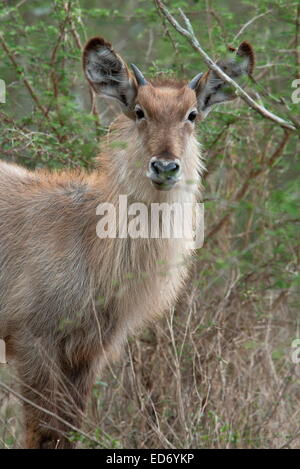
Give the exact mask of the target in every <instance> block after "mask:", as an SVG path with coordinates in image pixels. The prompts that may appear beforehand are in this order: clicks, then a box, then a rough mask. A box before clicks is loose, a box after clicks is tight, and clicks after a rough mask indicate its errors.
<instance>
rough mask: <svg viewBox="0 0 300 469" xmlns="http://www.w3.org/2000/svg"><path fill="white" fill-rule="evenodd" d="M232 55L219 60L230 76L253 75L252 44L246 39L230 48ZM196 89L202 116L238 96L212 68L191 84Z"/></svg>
mask: <svg viewBox="0 0 300 469" xmlns="http://www.w3.org/2000/svg"><path fill="white" fill-rule="evenodd" d="M229 51H230V55H231V57H227V58H226V59H223V60H219V61H218V62H217V65H218V66H219V67H220V68H221V69H222V70H223V71H224V72H226V73H227V75H228V76H229V77H231V78H232V79H234V80H236V81H238V80H239V79H240V78H241V77H242V76H247V75H249V76H252V73H253V69H254V65H255V55H254V51H253V48H252V46H251V45H250V44H249V43H248V42H246V41H244V42H242V43H241V44H240V46H239V48H238V49H233V48H232V47H230V48H229ZM189 86H190V87H191V88H192V89H194V90H195V93H196V95H197V101H198V111H199V114H200V115H201V117H202V118H204V117H206V116H207V114H208V113H209V112H210V111H211V109H213V108H214V107H215V106H216V105H218V104H221V103H225V102H226V101H231V100H233V99H235V98H236V94H235V93H234V90H233V89H232V88H231V87H230V86H228V85H227V84H226V83H224V82H223V80H222V79H221V78H219V76H218V75H217V74H216V73H215V72H213V71H212V70H208V71H207V72H206V73H204V74H198V75H197V76H196V77H195V78H194V79H193V80H192V81H191V82H190V84H189Z"/></svg>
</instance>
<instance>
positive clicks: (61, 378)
mask: <svg viewBox="0 0 300 469" xmlns="http://www.w3.org/2000/svg"><path fill="white" fill-rule="evenodd" d="M52 356H53V355H52ZM26 369H27V366H25V364H22V363H20V364H19V374H20V378H21V380H22V383H23V385H22V395H23V396H24V398H26V399H27V400H28V401H30V402H31V403H28V402H24V419H25V447H26V448H38V449H66V448H73V447H74V446H75V444H74V443H72V442H70V441H69V439H68V433H69V432H71V431H72V426H73V427H76V428H79V427H80V425H81V422H82V418H83V412H84V411H85V408H86V403H87V400H88V396H89V393H90V389H91V387H92V384H93V380H94V369H93V366H92V364H91V363H88V362H82V363H80V365H77V366H76V367H75V368H74V367H68V366H66V365H65V364H62V363H48V366H47V365H46V363H45V361H42V360H40V359H39V357H36V358H35V361H34V370H33V369H31V370H30V373H26ZM33 371H35V372H33ZM70 425H71V426H70Z"/></svg>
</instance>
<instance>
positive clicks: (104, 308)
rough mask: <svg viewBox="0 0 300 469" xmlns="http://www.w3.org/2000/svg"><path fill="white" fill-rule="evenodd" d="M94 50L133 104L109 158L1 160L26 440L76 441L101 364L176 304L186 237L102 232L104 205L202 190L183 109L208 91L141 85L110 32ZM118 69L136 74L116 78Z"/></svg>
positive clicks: (4, 266) (11, 319)
mask: <svg viewBox="0 0 300 469" xmlns="http://www.w3.org/2000/svg"><path fill="white" fill-rule="evenodd" d="M99 47H101V54H100V56H99V57H100V58H99V57H98V56H97V53H98V50H99ZM84 54H85V55H84V57H85V67H87V66H88V65H89V66H90V62H89V61H94V60H98V58H99V60H100V63H99V64H98V63H97V64H94V62H93V63H92V65H95V70H96V71H97V73H98V72H99V76H102V77H104V78H103V82H101V83H100V84H99V81H97V80H96V81H95V82H93V83H92V80H93V77H94V75H93V74H91V73H90V74H88V71H87V70H86V73H87V74H88V79H89V81H90V82H91V83H92V85H93V86H94V88H95V89H97V91H98V92H102V93H103V94H105V93H106V92H107V93H115V95H116V96H115V97H116V98H117V99H119V100H120V101H123V104H124V103H125V105H126V106H127V108H126V109H124V112H125V115H122V116H119V117H118V118H117V119H116V121H115V122H114V123H113V125H112V126H111V131H110V133H109V135H108V137H107V142H106V145H105V147H104V148H103V149H102V153H101V155H100V157H99V159H100V160H101V168H99V169H98V170H95V171H94V172H93V173H92V174H86V173H80V172H78V173H76V172H60V173H58V172H47V171H41V170H37V171H35V172H31V171H28V170H26V169H24V168H20V167H18V166H14V165H10V164H7V163H4V162H2V163H1V164H0V338H3V339H4V340H5V341H6V342H7V350H8V352H9V357H8V358H13V359H14V360H15V364H16V367H17V370H18V373H19V377H20V380H21V382H22V393H23V396H24V397H25V398H26V399H27V400H29V401H31V402H32V404H29V403H26V404H25V405H24V413H25V428H26V438H25V439H26V446H27V447H28V448H69V447H71V446H72V444H71V443H70V442H69V440H68V438H67V436H66V433H67V432H68V431H70V429H71V428H70V427H69V425H68V423H69V424H71V425H73V426H75V427H79V426H80V422H81V419H82V416H83V412H84V410H85V406H86V402H87V399H88V396H89V393H90V390H91V387H92V385H93V382H94V377H95V373H96V370H99V368H100V369H101V368H102V367H103V366H104V365H105V364H106V362H107V361H108V360H112V359H115V358H116V357H117V356H118V355H119V352H120V350H121V349H122V344H123V343H124V341H125V339H126V337H127V336H128V334H130V333H132V332H134V331H136V330H137V329H138V328H140V327H141V326H142V325H143V324H145V322H149V321H153V320H155V319H156V318H158V317H159V316H160V315H161V314H162V313H163V311H164V310H165V309H166V308H168V307H170V306H171V305H172V304H174V302H175V301H176V298H177V296H178V292H179V291H180V288H181V286H182V285H183V282H184V279H185V277H186V272H187V262H186V261H187V259H188V258H189V257H190V253H191V251H190V250H187V246H186V242H185V240H172V239H131V238H125V239H109V238H106V239H100V238H99V237H97V235H96V227H97V222H98V221H99V216H97V207H98V206H99V204H101V203H103V202H107V201H109V202H110V203H112V204H114V205H115V206H117V205H118V198H119V195H120V194H126V195H127V196H128V203H132V202H144V203H145V204H147V205H148V206H149V205H150V203H152V202H176V201H177V202H181V203H182V202H185V201H195V200H196V196H197V192H198V190H199V182H200V180H199V178H200V173H201V169H202V165H201V160H200V154H199V148H198V143H197V140H196V137H195V134H194V125H193V124H192V123H191V122H188V121H186V120H185V116H186V114H187V113H188V112H189V111H190V109H192V108H193V107H195V106H197V99H198V95H197V96H196V94H195V92H194V90H192V89H191V88H189V87H188V86H186V85H185V86H182V84H180V86H173V85H172V84H171V85H170V86H169V85H168V84H167V82H165V83H164V84H161V85H159V84H156V85H155V86H152V85H151V84H149V85H148V86H140V87H138V86H137V83H136V81H135V79H134V77H133V75H131V74H130V73H129V71H128V68H127V66H126V65H125V64H124V62H123V61H122V59H121V58H120V57H119V56H117V54H115V53H114V51H113V50H112V49H111V46H110V45H109V44H108V43H106V42H105V41H104V40H102V39H98V40H97V39H95V38H94V39H93V40H92V42H90V43H89V44H88V45H87V47H86V49H85V53H84ZM90 54H91V55H90ZM93 54H94V55H93ZM90 56H91V58H89V57H90ZM97 57H98V58H97ZM103 57H104V58H103ZM104 59H105V60H104ZM86 62H88V63H86ZM114 67H115V71H114ZM108 69H109V74H110V75H109V79H107V74H106V72H107V70H108ZM92 72H94V70H92ZM113 72H114V73H119V74H121V75H120V76H122V79H123V80H124V77H125V78H126V77H127V78H126V79H127V82H126V83H125V84H124V81H123V82H122V84H120V83H119V84H118V83H116V82H114V79H113V78H114V76H115V75H114V74H113ZM107 73H108V72H107ZM91 77H92V78H91ZM199 86H200V85H199ZM119 88H120V89H121V88H122V89H121V91H120V89H119ZM107 90H108V91H107ZM130 100H132V102H131V101H130ZM130 103H131V105H130ZM136 103H138V104H139V105H140V106H142V107H143V109H144V110H145V113H147V116H148V117H147V119H145V120H144V121H143V122H137V120H136V119H135V118H134V114H133V105H134V104H136ZM199 113H201V110H200V111H199ZM120 142H121V143H122V144H123V143H124V142H125V144H126V145H125V146H124V145H121V146H120V145H118V144H119V143H120ZM160 154H162V155H170V154H171V155H175V156H176V158H178V159H179V160H180V161H181V165H182V179H181V181H180V182H179V183H177V185H176V186H175V187H174V188H173V189H171V190H170V191H169V192H164V191H158V190H156V189H155V188H154V187H153V185H152V184H151V181H150V180H149V179H148V178H147V177H146V176H145V173H146V171H147V168H148V165H149V161H150V159H151V157H152V156H153V155H160ZM41 408H43V409H45V410H46V411H48V413H45V412H43V410H42V409H41ZM64 421H65V422H64Z"/></svg>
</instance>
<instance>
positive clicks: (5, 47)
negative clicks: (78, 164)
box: [0, 34, 62, 142]
mask: <svg viewBox="0 0 300 469" xmlns="http://www.w3.org/2000/svg"><path fill="white" fill-rule="evenodd" d="M0 45H1V46H2V48H3V50H4V51H5V52H6V54H7V56H8V58H9V60H10V61H11V63H12V64H13V66H14V68H15V70H16V72H17V74H18V75H19V76H20V77H21V78H22V80H23V83H24V85H25V87H26V88H27V90H28V92H29V94H30V96H31V97H32V99H33V101H34V102H35V104H36V105H37V107H38V109H39V110H40V111H41V113H42V114H43V115H44V117H45V118H46V119H47V120H48V121H49V122H50V123H51V121H50V117H49V116H48V112H47V109H46V108H45V107H44V106H43V104H42V103H41V102H40V99H39V97H38V95H37V94H36V92H35V90H34V89H33V87H32V85H31V84H30V82H29V81H28V80H27V78H26V77H25V76H24V73H23V71H21V70H20V67H19V64H18V63H17V61H16V58H15V56H14V54H13V52H12V51H11V50H10V48H9V47H8V45H7V44H6V42H5V40H4V37H3V36H2V34H0ZM51 127H52V125H51ZM52 130H53V132H54V133H55V135H56V136H57V139H58V141H59V142H61V141H62V137H61V135H60V134H59V133H58V132H57V130H56V128H55V127H52Z"/></svg>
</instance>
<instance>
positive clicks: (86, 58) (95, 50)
mask: <svg viewBox="0 0 300 469" xmlns="http://www.w3.org/2000/svg"><path fill="white" fill-rule="evenodd" d="M83 69H84V73H85V76H86V78H87V80H88V82H89V83H90V84H91V86H92V87H93V89H94V90H95V91H96V93H98V94H100V95H103V96H106V97H108V98H113V99H116V100H117V101H119V103H120V104H121V105H122V107H123V110H124V111H129V110H131V109H132V107H133V103H134V99H135V97H136V94H137V84H136V81H135V79H134V78H133V76H132V75H131V73H130V72H129V70H128V67H127V65H126V63H125V62H124V61H123V59H122V58H121V57H120V56H119V55H118V54H117V53H116V52H115V51H114V50H113V48H112V45H111V44H110V43H109V42H106V41H105V40H104V39H103V38H101V37H94V38H92V39H90V40H89V42H88V43H87V45H86V46H85V48H84V51H83Z"/></svg>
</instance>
